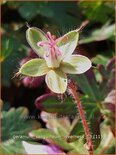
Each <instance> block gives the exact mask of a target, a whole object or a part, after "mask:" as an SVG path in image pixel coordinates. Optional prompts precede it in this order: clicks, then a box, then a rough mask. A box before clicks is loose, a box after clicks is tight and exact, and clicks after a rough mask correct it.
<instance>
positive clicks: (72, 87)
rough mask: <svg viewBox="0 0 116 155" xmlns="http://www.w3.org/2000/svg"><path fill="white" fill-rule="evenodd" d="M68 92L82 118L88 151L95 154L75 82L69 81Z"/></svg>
mask: <svg viewBox="0 0 116 155" xmlns="http://www.w3.org/2000/svg"><path fill="white" fill-rule="evenodd" d="M68 90H69V93H70V94H71V95H72V97H73V98H74V100H75V102H76V104H77V107H78V111H79V115H80V118H81V120H82V125H83V128H84V133H85V137H86V141H87V143H86V149H87V150H88V151H89V153H90V154H93V144H92V140H91V135H90V132H89V128H88V124H87V122H86V119H85V115H84V111H83V108H82V105H81V102H80V100H79V98H78V94H77V91H76V90H77V87H76V85H75V83H74V82H73V81H71V80H69V83H68Z"/></svg>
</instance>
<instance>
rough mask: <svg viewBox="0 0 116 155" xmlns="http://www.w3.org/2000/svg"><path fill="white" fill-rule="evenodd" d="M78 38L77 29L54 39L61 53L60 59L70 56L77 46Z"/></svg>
mask: <svg viewBox="0 0 116 155" xmlns="http://www.w3.org/2000/svg"><path fill="white" fill-rule="evenodd" d="M78 38H79V33H78V31H77V30H73V31H70V32H68V33H67V34H65V35H64V36H62V37H60V38H58V39H57V40H56V44H57V46H58V48H59V51H60V52H61V54H62V59H64V58H66V57H68V56H71V54H72V53H73V52H74V50H75V48H76V46H77V43H78Z"/></svg>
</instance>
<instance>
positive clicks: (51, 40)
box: [37, 32, 62, 68]
mask: <svg viewBox="0 0 116 155" xmlns="http://www.w3.org/2000/svg"><path fill="white" fill-rule="evenodd" d="M46 36H47V38H48V41H40V42H38V43H37V45H38V46H41V47H43V48H44V50H45V53H44V59H45V60H46V63H47V65H48V67H50V68H58V67H59V66H60V62H61V58H62V54H61V52H60V51H59V49H58V47H57V46H56V41H55V37H54V36H52V35H51V33H50V32H47V34H46Z"/></svg>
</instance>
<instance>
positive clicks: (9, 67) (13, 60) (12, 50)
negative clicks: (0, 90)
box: [1, 35, 25, 86]
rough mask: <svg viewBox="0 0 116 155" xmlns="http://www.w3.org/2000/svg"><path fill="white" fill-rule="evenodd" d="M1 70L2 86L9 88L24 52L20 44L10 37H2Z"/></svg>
mask: <svg viewBox="0 0 116 155" xmlns="http://www.w3.org/2000/svg"><path fill="white" fill-rule="evenodd" d="M2 39H3V40H2V52H1V59H2V63H1V68H2V69H1V70H2V85H4V86H10V84H11V79H12V78H13V77H14V72H15V71H16V69H17V67H18V65H19V61H20V60H21V59H22V58H23V57H24V56H25V51H23V50H22V51H21V50H20V49H21V48H22V47H21V43H20V42H19V41H18V40H17V39H16V38H14V37H12V36H7V35H3V36H2Z"/></svg>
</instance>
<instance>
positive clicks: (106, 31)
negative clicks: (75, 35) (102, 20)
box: [79, 23, 115, 44]
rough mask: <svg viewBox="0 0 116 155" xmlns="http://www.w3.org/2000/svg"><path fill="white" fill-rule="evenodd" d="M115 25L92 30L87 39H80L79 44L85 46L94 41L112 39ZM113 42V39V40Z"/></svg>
mask: <svg viewBox="0 0 116 155" xmlns="http://www.w3.org/2000/svg"><path fill="white" fill-rule="evenodd" d="M114 32H115V24H112V25H109V24H107V23H106V24H105V25H103V27H102V28H100V29H96V30H94V31H93V32H92V33H91V34H90V35H89V36H88V37H86V38H84V39H81V40H80V41H79V44H87V43H91V42H94V41H102V40H107V39H110V38H112V37H113V38H114ZM113 40H114V39H113Z"/></svg>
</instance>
